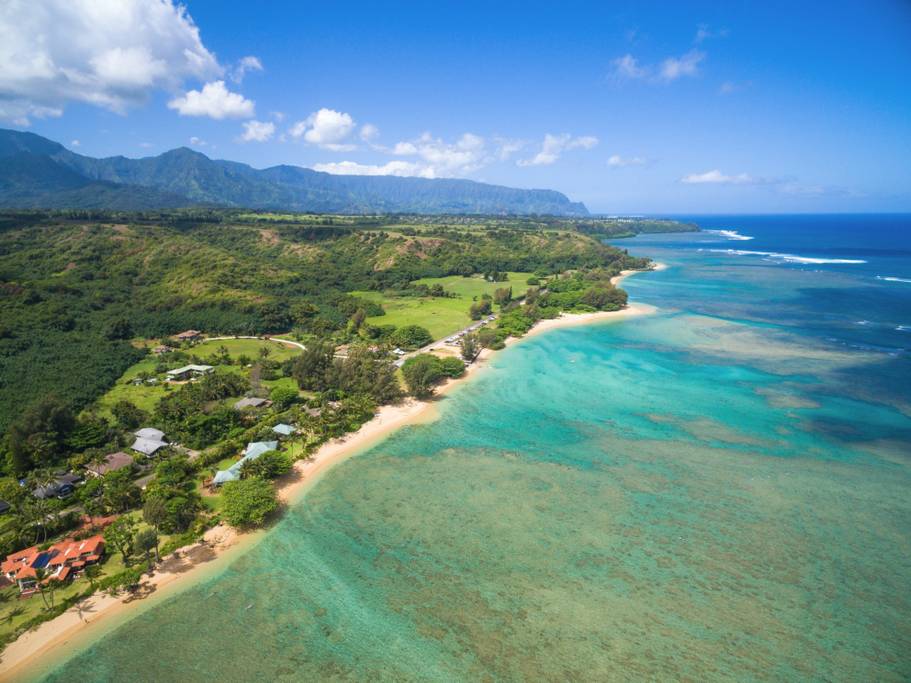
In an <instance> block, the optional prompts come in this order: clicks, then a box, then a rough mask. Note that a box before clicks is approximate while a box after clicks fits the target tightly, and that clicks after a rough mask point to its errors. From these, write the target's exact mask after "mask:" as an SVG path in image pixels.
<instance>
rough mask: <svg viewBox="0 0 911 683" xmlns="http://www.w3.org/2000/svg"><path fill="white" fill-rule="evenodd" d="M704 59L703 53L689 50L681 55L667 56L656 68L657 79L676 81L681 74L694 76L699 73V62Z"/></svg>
mask: <svg viewBox="0 0 911 683" xmlns="http://www.w3.org/2000/svg"><path fill="white" fill-rule="evenodd" d="M703 59H705V53H704V52H700V51H699V50H690V51H689V52H687V53H686V54H685V55H683V56H681V57H668V58H667V59H665V60H664V61H663V62H661V66H660V68H659V69H658V79H659V80H661V81H664V82H665V83H670V82H671V81H676V80H677V79H678V78H682V77H683V76H695V75H696V74H698V73H699V63H700V62H702V60H703Z"/></svg>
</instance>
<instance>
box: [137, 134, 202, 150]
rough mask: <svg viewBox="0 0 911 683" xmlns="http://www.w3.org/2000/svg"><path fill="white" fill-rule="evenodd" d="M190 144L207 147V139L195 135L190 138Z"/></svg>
mask: <svg viewBox="0 0 911 683" xmlns="http://www.w3.org/2000/svg"><path fill="white" fill-rule="evenodd" d="M190 144H191V145H193V146H194V147H205V146H206V141H205V140H203V139H201V138H198V137H196V136H195V135H194V136H193V137H191V138H190ZM149 146H150V147H151V145H149Z"/></svg>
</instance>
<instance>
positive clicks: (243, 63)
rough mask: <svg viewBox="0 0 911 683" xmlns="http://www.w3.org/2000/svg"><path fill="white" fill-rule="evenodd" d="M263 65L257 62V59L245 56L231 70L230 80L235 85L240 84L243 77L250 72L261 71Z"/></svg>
mask: <svg viewBox="0 0 911 683" xmlns="http://www.w3.org/2000/svg"><path fill="white" fill-rule="evenodd" d="M262 70H263V63H262V62H261V61H259V57H254V56H253V55H247V56H246V57H242V58H241V59H240V60H238V62H237V64H236V65H235V66H234V68H233V69H231V80H232V81H234V82H235V83H241V82H242V81H243V80H244V76H246V75H247V73H248V72H250V71H262Z"/></svg>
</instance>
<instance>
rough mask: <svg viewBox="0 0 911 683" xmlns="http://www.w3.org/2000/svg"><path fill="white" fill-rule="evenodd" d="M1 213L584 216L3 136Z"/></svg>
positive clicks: (538, 201)
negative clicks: (187, 210) (100, 155)
mask: <svg viewBox="0 0 911 683" xmlns="http://www.w3.org/2000/svg"><path fill="white" fill-rule="evenodd" d="M0 159H2V161H3V163H2V164H0V206H2V207H14V208H93V209H122V210H145V209H149V208H173V207H177V206H199V205H209V206H223V207H245V208H250V209H264V210H281V211H310V212H332V213H349V214H358V213H427V214H442V213H448V214H459V213H464V214H515V215H531V214H541V215H557V216H585V215H587V214H588V210H587V209H586V208H585V206H584V205H583V204H581V203H578V202H571V201H570V200H569V199H568V198H567V197H566V196H565V195H563V194H561V193H559V192H555V191H553V190H523V189H515V188H509V187H502V186H498V185H488V184H485V183H478V182H474V181H471V180H460V179H425V178H401V177H393V176H339V175H331V174H328V173H321V172H318V171H313V170H311V169H308V168H300V167H297V166H274V167H271V168H266V169H262V170H260V169H255V168H252V167H251V166H248V165H246V164H241V163H236V162H232V161H222V160H214V159H210V158H209V157H207V156H206V155H204V154H201V153H199V152H196V151H194V150H191V149H187V148H186V147H181V148H179V149H175V150H171V151H169V152H165V153H164V154H161V155H159V156H156V157H146V158H142V159H128V158H126V157H123V156H116V157H108V158H105V159H95V158H92V157H88V156H83V155H81V154H76V153H75V152H72V151H70V150H68V149H66V148H65V147H63V146H62V145H60V144H59V143H56V142H54V141H52V140H48V139H46V138H43V137H41V136H38V135H35V134H33V133H24V132H20V131H14V130H0Z"/></svg>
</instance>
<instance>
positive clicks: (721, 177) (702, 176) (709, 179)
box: [680, 168, 767, 185]
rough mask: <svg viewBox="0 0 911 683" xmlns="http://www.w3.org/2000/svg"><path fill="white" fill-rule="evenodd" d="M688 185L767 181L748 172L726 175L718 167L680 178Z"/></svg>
mask: <svg viewBox="0 0 911 683" xmlns="http://www.w3.org/2000/svg"><path fill="white" fill-rule="evenodd" d="M680 182H681V183H686V184H687V185H758V184H762V183H765V182H767V181H764V180H763V179H761V178H753V177H752V176H750V175H748V174H746V173H740V174H738V175H725V174H724V173H722V172H721V171H719V170H718V169H717V168H716V169H714V170H711V171H706V172H705V173H691V174H689V175H685V176H683V177H682V178H681V179H680Z"/></svg>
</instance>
